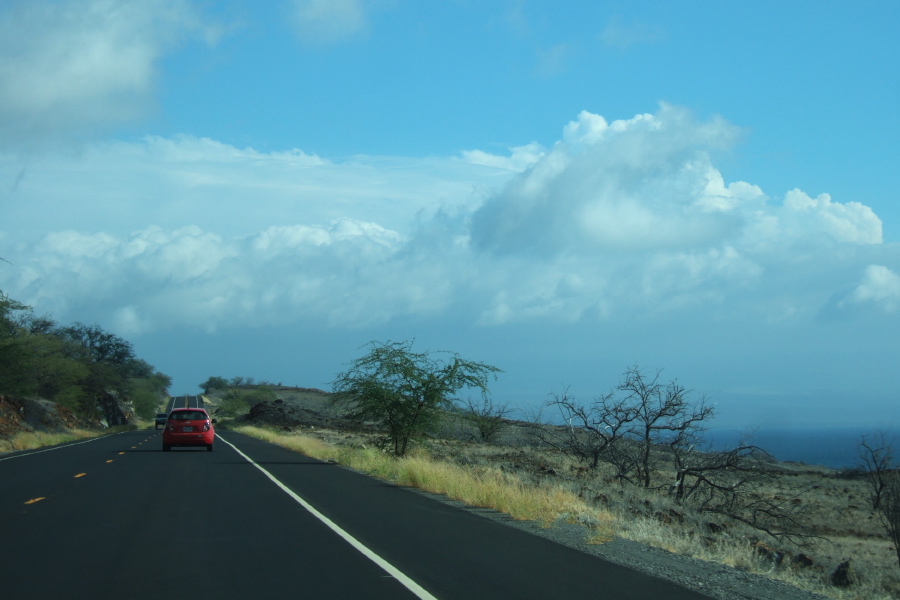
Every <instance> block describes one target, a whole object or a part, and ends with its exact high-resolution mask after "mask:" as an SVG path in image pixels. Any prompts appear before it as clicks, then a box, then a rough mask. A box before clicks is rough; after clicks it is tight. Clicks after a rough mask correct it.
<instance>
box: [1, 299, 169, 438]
mask: <svg viewBox="0 0 900 600" xmlns="http://www.w3.org/2000/svg"><path fill="white" fill-rule="evenodd" d="M170 384H171V379H170V378H169V377H168V376H167V375H165V374H163V373H160V372H159V371H157V370H156V369H155V368H154V367H153V366H152V365H150V364H148V363H147V362H146V361H144V360H141V359H140V358H138V357H137V356H135V353H134V348H133V347H132V345H131V343H130V342H128V341H127V340H124V339H122V338H120V337H118V336H116V335H114V334H112V333H109V332H107V331H104V330H103V329H102V328H101V327H99V326H98V325H85V324H83V323H74V324H72V325H62V324H59V323H56V322H55V321H54V320H53V319H52V318H50V317H48V316H38V315H35V314H34V313H33V311H32V310H31V308H30V307H28V306H26V305H24V304H22V303H20V302H17V301H16V300H14V299H12V298H10V297H8V296H7V295H5V294H3V292H2V291H0V394H3V395H7V396H14V397H23V398H40V399H43V400H47V401H51V402H54V403H56V404H57V405H58V406H60V407H62V408H64V409H65V410H67V411H70V412H71V413H72V414H73V416H74V417H76V418H78V419H81V420H83V421H85V424H87V423H91V424H96V425H101V424H102V425H106V426H113V425H121V424H124V423H127V422H128V421H129V420H131V419H132V418H133V417H134V416H135V415H137V416H138V417H140V418H143V419H152V418H153V415H154V413H155V412H156V410H157V409H158V407H159V405H160V403H161V400H162V399H163V398H165V397H166V395H167V388H168V386H169V385H170Z"/></svg>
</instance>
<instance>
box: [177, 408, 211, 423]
mask: <svg viewBox="0 0 900 600" xmlns="http://www.w3.org/2000/svg"><path fill="white" fill-rule="evenodd" d="M169 418H170V419H175V420H176V421H202V420H204V419H206V418H207V415H206V413H205V412H203V411H202V410H179V411H178V412H173V413H172V414H171V415H169Z"/></svg>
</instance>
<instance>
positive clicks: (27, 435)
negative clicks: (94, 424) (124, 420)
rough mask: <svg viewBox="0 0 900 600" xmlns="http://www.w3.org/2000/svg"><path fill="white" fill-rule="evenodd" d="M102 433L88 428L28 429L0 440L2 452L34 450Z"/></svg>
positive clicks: (0, 450)
mask: <svg viewBox="0 0 900 600" xmlns="http://www.w3.org/2000/svg"><path fill="white" fill-rule="evenodd" d="M99 435H101V432H99V431H88V430H86V429H70V430H68V431H64V432H53V433H50V432H45V431H26V432H22V433H17V434H15V435H14V436H12V437H10V438H9V439H6V440H0V452H14V451H16V450H32V449H34V448H41V447H43V446H55V445H56V444H64V443H66V442H74V441H77V440H84V439H88V438H92V437H97V436H99Z"/></svg>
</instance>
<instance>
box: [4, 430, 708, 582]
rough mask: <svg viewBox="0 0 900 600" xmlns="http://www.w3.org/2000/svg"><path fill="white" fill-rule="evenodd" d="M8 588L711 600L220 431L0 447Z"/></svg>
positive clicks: (136, 434) (127, 435) (419, 496)
mask: <svg viewBox="0 0 900 600" xmlns="http://www.w3.org/2000/svg"><path fill="white" fill-rule="evenodd" d="M0 596H2V597H3V598H4V599H6V600H19V599H29V600H34V599H40V598H80V597H85V598H86V597H90V598H94V599H103V598H115V599H117V600H122V599H126V598H128V599H142V598H148V599H149V598H153V599H154V600H158V599H160V598H210V599H212V598H216V599H220V598H223V599H241V600H244V599H247V598H279V599H287V598H305V599H318V598H351V599H387V598H392V599H393V598H424V599H428V598H437V599H439V600H454V599H458V600H478V599H504V598H509V599H516V600H522V599H528V598H547V599H554V600H555V599H580V598H590V599H616V600H618V599H647V600H650V599H654V600H656V599H662V600H700V599H702V598H705V597H704V596H701V595H699V594H697V593H696V592H692V591H689V590H686V589H684V588H680V587H678V586H676V585H674V584H672V583H669V582H665V581H662V580H658V579H654V578H652V577H648V576H647V575H643V574H641V573H638V572H637V571H632V570H630V569H627V568H625V567H621V566H617V565H614V564H611V563H607V562H605V561H602V560H601V559H599V558H597V557H594V556H590V555H588V554H584V553H582V552H578V551H577V550H573V549H571V548H568V547H565V546H562V545H559V544H556V543H554V542H552V541H549V540H547V539H544V538H542V537H538V536H533V535H530V534H528V533H526V532H524V531H521V530H519V529H517V528H513V527H509V526H507V525H504V524H502V523H498V522H496V521H494V520H490V519H485V518H483V517H480V516H478V515H477V514H474V513H472V512H470V511H465V510H460V509H458V508H455V507H452V506H449V505H447V504H444V503H442V502H438V501H435V500H433V499H431V498H429V497H427V496H425V495H422V494H418V493H415V492H412V491H410V490H407V489H403V488H399V487H396V486H393V485H390V484H387V483H384V482H380V481H378V480H376V479H373V478H370V477H366V476H363V475H359V474H357V473H354V472H352V471H349V470H347V469H344V468H342V467H339V466H336V465H333V464H328V463H322V462H319V461H316V460H313V459H310V458H306V457H304V456H302V455H299V454H297V453H294V452H290V451H288V450H285V449H282V448H280V447H277V446H274V445H271V444H267V443H265V442H261V441H258V440H255V439H253V438H249V437H247V436H243V435H240V434H237V433H234V432H229V431H220V432H219V437H218V439H217V440H216V445H215V451H214V452H206V450H205V448H198V449H193V448H175V449H173V450H172V451H171V452H166V453H163V452H162V441H161V436H160V433H159V432H156V431H132V432H127V433H122V434H118V435H113V436H108V437H104V438H99V439H96V440H92V441H89V442H80V443H76V444H70V445H65V446H61V447H56V448H53V449H49V450H43V451H29V452H23V453H17V454H11V455H6V456H3V457H0Z"/></svg>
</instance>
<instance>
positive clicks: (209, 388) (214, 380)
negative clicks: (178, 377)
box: [200, 375, 229, 394]
mask: <svg viewBox="0 0 900 600" xmlns="http://www.w3.org/2000/svg"><path fill="white" fill-rule="evenodd" d="M228 386H229V384H228V380H227V379H225V378H224V377H219V376H218V375H213V376H211V377H210V378H209V379H207V380H206V381H204V382H203V383H201V384H200V387H201V388H203V393H204V394H210V393H212V392H213V390H225V389H228Z"/></svg>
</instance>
